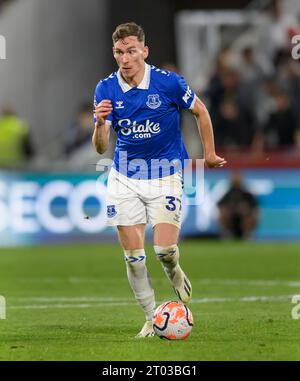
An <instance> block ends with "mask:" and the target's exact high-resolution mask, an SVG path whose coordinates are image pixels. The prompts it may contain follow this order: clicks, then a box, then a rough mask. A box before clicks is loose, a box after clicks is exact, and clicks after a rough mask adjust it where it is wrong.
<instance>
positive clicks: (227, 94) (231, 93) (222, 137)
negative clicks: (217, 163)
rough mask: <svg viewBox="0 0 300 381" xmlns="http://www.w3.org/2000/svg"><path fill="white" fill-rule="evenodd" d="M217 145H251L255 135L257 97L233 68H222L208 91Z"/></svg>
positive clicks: (228, 146) (230, 146)
mask: <svg viewBox="0 0 300 381" xmlns="http://www.w3.org/2000/svg"><path fill="white" fill-rule="evenodd" d="M207 95H208V96H209V97H210V98H209V100H210V113H211V117H212V121H213V125H214V133H215V140H216V144H217V145H218V146H221V147H223V148H224V149H225V150H226V148H232V147H241V146H250V145H251V143H252V140H253V136H254V130H255V118H254V111H253V109H254V99H253V95H254V94H252V95H251V93H250V92H249V91H248V88H247V87H246V86H245V84H244V83H243V82H242V81H241V78H240V75H239V72H238V71H237V70H236V69H234V68H224V67H223V68H222V70H221V72H219V74H218V79H217V78H216V77H215V79H214V81H211V83H210V88H209V89H208V91H207Z"/></svg>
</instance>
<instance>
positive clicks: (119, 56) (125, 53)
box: [113, 36, 148, 78]
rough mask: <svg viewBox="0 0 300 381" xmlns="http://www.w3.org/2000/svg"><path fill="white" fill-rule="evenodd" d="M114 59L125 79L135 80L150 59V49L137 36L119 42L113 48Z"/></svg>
mask: <svg viewBox="0 0 300 381" xmlns="http://www.w3.org/2000/svg"><path fill="white" fill-rule="evenodd" d="M113 54H114V58H115V60H116V61H117V64H118V66H119V68H120V71H121V74H122V76H123V77H124V78H134V77H136V76H137V75H138V74H139V73H140V72H141V71H142V70H143V69H144V61H145V59H146V58H147V57H148V47H147V46H144V44H143V42H140V41H139V40H138V39H137V37H136V36H129V37H125V38H124V39H123V40H118V41H117V42H116V43H115V44H114V46H113Z"/></svg>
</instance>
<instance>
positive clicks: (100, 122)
mask: <svg viewBox="0 0 300 381" xmlns="http://www.w3.org/2000/svg"><path fill="white" fill-rule="evenodd" d="M112 110H113V108H112V103H111V101H110V100H109V99H103V100H102V101H101V102H100V103H99V104H97V105H95V110H94V111H95V129H94V133H93V138H92V141H93V145H94V147H95V149H96V151H97V152H98V153H100V154H103V153H104V152H105V151H106V150H107V147H108V143H109V135H110V123H108V121H107V118H108V116H109V115H110V114H111V113H112Z"/></svg>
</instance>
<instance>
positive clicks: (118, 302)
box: [7, 295, 293, 309]
mask: <svg viewBox="0 0 300 381" xmlns="http://www.w3.org/2000/svg"><path fill="white" fill-rule="evenodd" d="M292 297H293V295H277V296H243V297H240V298H237V297H224V298H222V297H215V298H198V299H197V298H196V299H193V300H192V301H191V303H192V304H198V303H228V302H276V301H286V300H290V299H292ZM65 299H67V298H65ZM82 299H83V298H81V300H82ZM87 299H89V298H87ZM99 299H101V298H98V300H99ZM54 300H55V299H54V298H53V299H52V301H54ZM68 300H69V301H74V298H69V299H68ZM162 302H163V301H158V302H157V303H158V304H160V303H162ZM135 304H136V301H135V300H127V299H124V300H122V301H121V300H119V299H118V300H116V301H112V300H111V301H107V299H106V302H104V300H102V303H101V304H95V303H93V304H89V303H84V304H78V303H77V304H43V305H42V304H40V305H39V304H37V305H21V306H15V305H12V306H9V305H8V306H7V308H8V309H52V308H54V309H56V308H64V309H66V308H103V307H111V306H124V307H126V306H128V305H135Z"/></svg>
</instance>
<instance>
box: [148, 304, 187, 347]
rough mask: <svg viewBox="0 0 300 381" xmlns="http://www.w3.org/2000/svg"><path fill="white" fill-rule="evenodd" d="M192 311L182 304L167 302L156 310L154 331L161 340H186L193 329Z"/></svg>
mask: <svg viewBox="0 0 300 381" xmlns="http://www.w3.org/2000/svg"><path fill="white" fill-rule="evenodd" d="M193 325H194V321H193V315H192V313H191V311H190V309H189V308H188V307H187V306H186V305H184V304H183V303H181V302H171V301H170V302H166V303H163V304H161V305H160V306H159V307H157V308H156V310H155V312H154V315H153V329H154V331H155V333H156V335H157V336H159V337H160V338H161V339H168V340H184V339H186V338H187V337H188V336H189V335H190V333H191V330H192V328H193Z"/></svg>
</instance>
